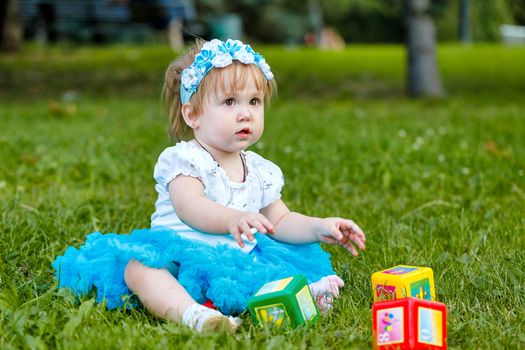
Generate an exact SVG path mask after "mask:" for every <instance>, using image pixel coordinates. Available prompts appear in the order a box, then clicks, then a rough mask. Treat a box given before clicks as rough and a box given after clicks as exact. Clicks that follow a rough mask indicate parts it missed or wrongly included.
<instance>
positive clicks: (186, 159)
mask: <svg viewBox="0 0 525 350" xmlns="http://www.w3.org/2000/svg"><path fill="white" fill-rule="evenodd" d="M202 164H205V160H204V159H203V157H202V154H200V153H199V152H198V151H197V150H196V149H195V147H192V145H191V144H190V143H189V142H184V143H178V144H176V145H175V146H173V147H168V148H166V149H165V150H164V151H163V152H162V153H161V154H160V156H159V159H158V161H157V164H155V170H154V172H153V178H154V179H155V181H156V182H157V183H158V184H160V185H162V186H164V188H166V190H167V188H168V185H169V183H170V182H171V181H172V180H173V179H175V178H176V177H177V176H178V175H181V174H182V175H186V176H191V177H195V178H197V179H199V180H200V181H201V182H202V179H203V172H204V169H203V165H202Z"/></svg>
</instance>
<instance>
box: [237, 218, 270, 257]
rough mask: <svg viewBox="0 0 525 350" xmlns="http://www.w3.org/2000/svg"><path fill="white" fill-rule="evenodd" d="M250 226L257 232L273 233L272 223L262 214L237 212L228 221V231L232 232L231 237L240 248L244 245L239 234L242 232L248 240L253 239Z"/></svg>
mask: <svg viewBox="0 0 525 350" xmlns="http://www.w3.org/2000/svg"><path fill="white" fill-rule="evenodd" d="M252 227H253V228H255V229H256V230H257V231H258V232H259V233H262V234H265V233H271V234H273V233H274V227H273V225H272V223H271V222H270V221H269V220H268V219H267V218H266V217H265V216H264V215H262V214H259V213H253V212H239V213H238V214H237V215H235V216H234V217H233V218H232V220H230V223H229V224H228V231H229V232H230V233H231V234H232V236H233V238H234V239H235V240H236V241H237V243H238V244H239V246H240V247H241V248H243V247H244V242H243V240H242V238H241V235H242V234H243V233H244V234H245V235H246V237H247V238H248V240H249V241H253V240H254V239H255V237H254V236H253V232H252Z"/></svg>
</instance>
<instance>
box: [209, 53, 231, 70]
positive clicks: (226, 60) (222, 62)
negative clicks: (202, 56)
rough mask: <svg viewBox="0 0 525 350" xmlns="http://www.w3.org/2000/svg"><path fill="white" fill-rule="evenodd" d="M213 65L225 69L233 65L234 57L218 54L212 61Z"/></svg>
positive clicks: (227, 54)
mask: <svg viewBox="0 0 525 350" xmlns="http://www.w3.org/2000/svg"><path fill="white" fill-rule="evenodd" d="M211 64H212V65H213V66H214V67H217V68H224V67H227V66H229V65H230V64H232V56H231V55H230V54H229V53H227V52H220V51H219V52H217V54H216V55H215V57H213V59H212V60H211Z"/></svg>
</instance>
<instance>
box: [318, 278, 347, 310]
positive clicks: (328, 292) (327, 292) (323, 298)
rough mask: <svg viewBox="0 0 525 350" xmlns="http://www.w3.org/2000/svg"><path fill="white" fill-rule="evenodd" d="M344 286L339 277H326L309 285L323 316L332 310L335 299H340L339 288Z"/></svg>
mask: <svg viewBox="0 0 525 350" xmlns="http://www.w3.org/2000/svg"><path fill="white" fill-rule="evenodd" d="M344 285H345V283H344V281H343V280H342V279H341V278H339V276H337V275H330V276H325V277H323V278H321V279H320V280H319V281H317V282H314V283H311V284H310V285H309V287H310V290H311V291H312V294H313V296H314V299H315V303H316V304H317V308H318V309H319V311H321V313H322V314H323V315H325V314H326V313H327V312H328V310H330V308H331V307H332V303H333V301H334V299H335V298H337V297H339V288H342V287H343V286H344Z"/></svg>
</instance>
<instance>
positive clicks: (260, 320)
mask: <svg viewBox="0 0 525 350" xmlns="http://www.w3.org/2000/svg"><path fill="white" fill-rule="evenodd" d="M248 310H250V314H251V315H252V319H253V320H254V322H255V323H256V324H259V325H263V324H268V325H276V326H278V327H297V326H299V325H301V324H304V323H314V322H316V321H317V319H318V318H319V311H318V310H317V307H316V306H315V301H314V299H313V297H312V292H311V291H310V287H309V286H308V283H307V281H306V277H305V276H303V275H297V276H293V277H288V278H283V279H281V280H277V281H273V282H268V283H266V284H265V285H263V286H262V287H261V288H260V289H259V291H258V292H257V293H255V295H254V296H252V297H251V298H250V299H248Z"/></svg>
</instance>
